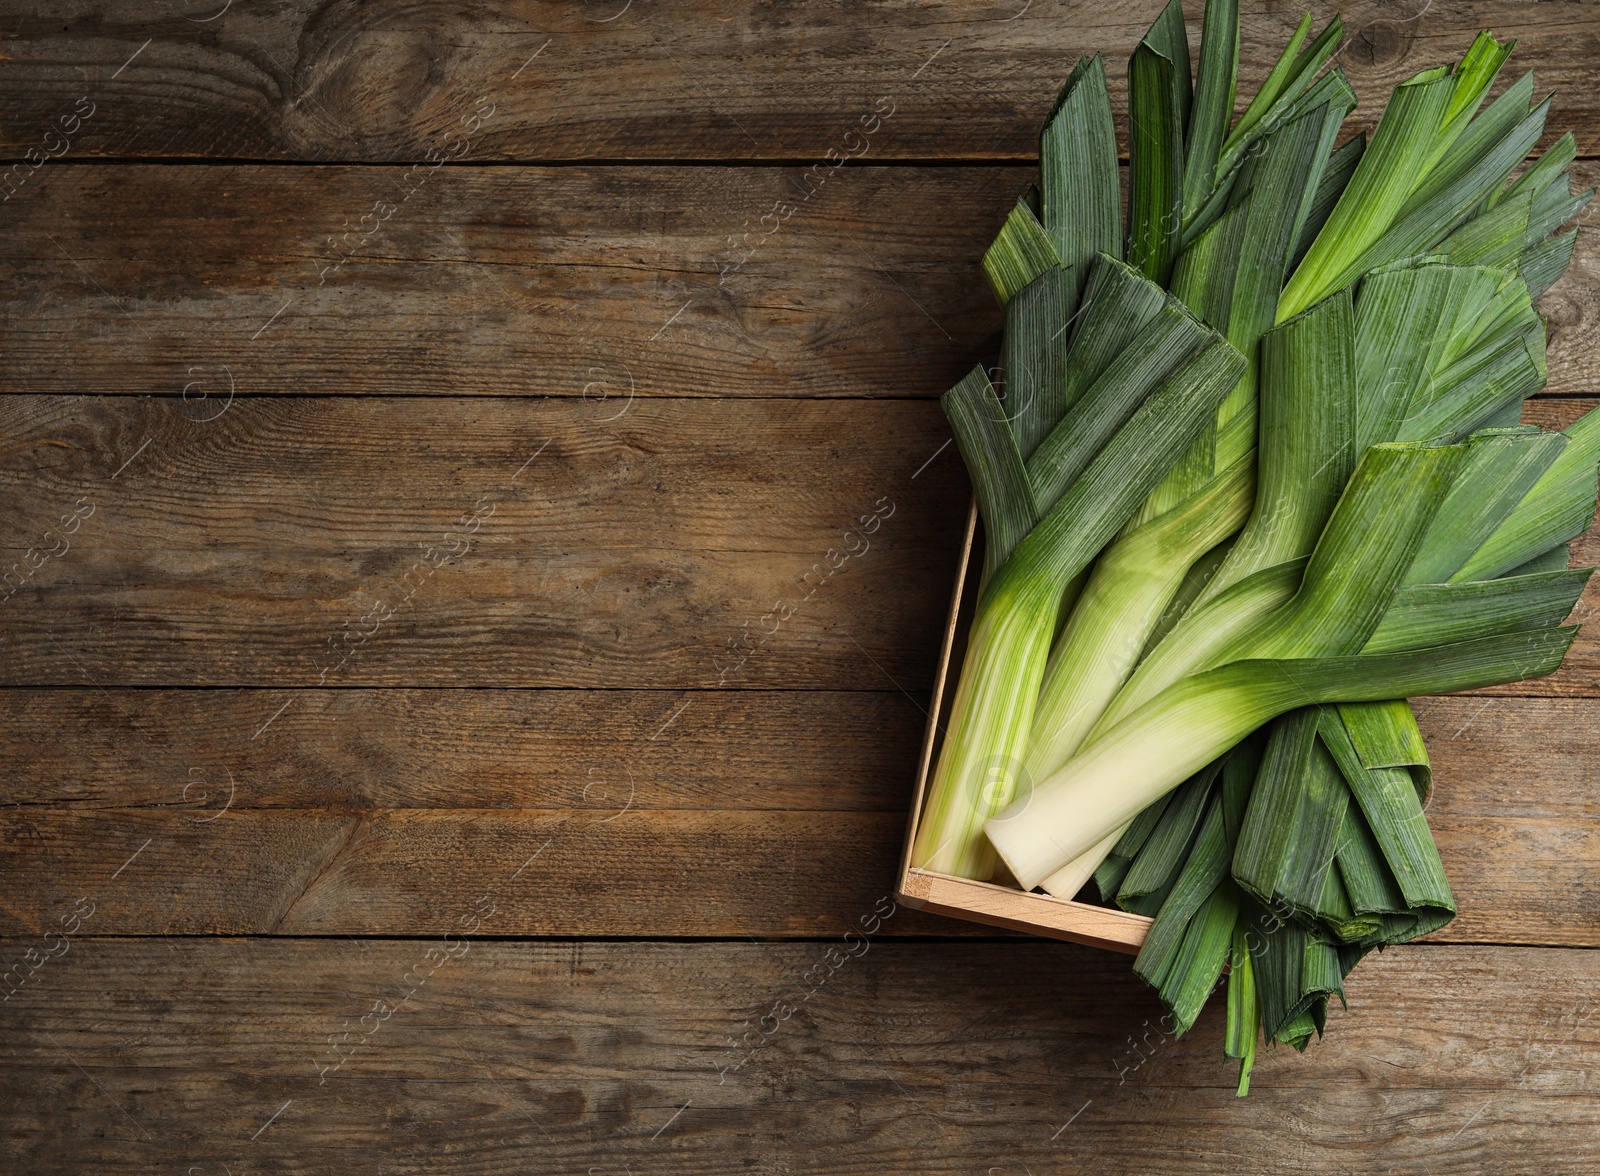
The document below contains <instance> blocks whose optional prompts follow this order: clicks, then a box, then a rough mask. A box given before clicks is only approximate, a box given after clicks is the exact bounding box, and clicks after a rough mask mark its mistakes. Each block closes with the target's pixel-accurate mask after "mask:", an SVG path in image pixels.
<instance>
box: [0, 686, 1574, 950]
mask: <svg viewBox="0 0 1600 1176" xmlns="http://www.w3.org/2000/svg"><path fill="white" fill-rule="evenodd" d="M280 697H289V698H290V703H291V705H290V706H289V708H288V709H287V710H285V711H283V713H282V714H280V715H279V716H278V717H277V718H276V719H275V720H274V721H273V722H272V723H271V724H270V726H268V727H267V729H266V730H265V731H264V732H263V733H261V734H260V736H259V737H256V738H252V733H253V732H255V731H256V730H257V729H258V728H260V727H261V726H262V725H263V724H264V723H265V722H266V720H267V719H268V718H269V717H271V716H272V714H273V712H274V711H275V710H277V708H278V707H279V706H280V703H279V699H280ZM591 697H592V696H591ZM657 697H658V698H660V702H659V703H658V705H657V708H656V709H655V711H654V712H653V713H650V714H649V717H648V719H647V718H646V717H645V714H646V712H647V711H648V710H649V708H648V707H647V706H646V702H647V701H648V700H646V699H644V698H642V696H640V695H638V694H623V695H621V696H619V697H618V698H616V699H615V700H603V701H601V702H599V703H598V704H594V705H598V706H600V707H610V708H614V709H612V710H609V711H607V710H601V711H599V712H594V713H597V714H598V715H600V716H606V715H610V716H614V717H616V719H617V721H616V723H615V724H613V725H611V726H608V727H607V728H605V729H606V730H607V732H608V735H607V738H605V739H604V740H601V739H599V738H598V737H597V736H596V734H595V731H596V730H597V728H595V727H593V726H591V725H589V724H587V723H585V722H583V720H582V719H581V718H579V717H577V715H578V712H577V710H576V708H577V707H578V706H579V705H581V704H580V703H579V702H578V701H577V700H576V699H575V697H574V696H555V697H550V696H540V695H530V694H529V693H528V692H509V693H504V694H502V693H498V692H489V691H437V692H429V691H401V692H394V691H326V692H319V691H305V692H300V693H299V694H298V695H295V696H287V695H282V694H280V693H279V692H272V693H267V694H263V693H262V692H257V691H249V692H235V691H217V692H212V691H172V692H143V691H139V692H131V691H123V690H117V691H108V692H105V693H102V692H99V691H94V690H83V691H26V692H24V691H15V690H11V691H3V692H0V748H3V749H4V752H5V755H6V758H7V762H8V764H10V765H11V766H12V772H13V779H14V780H15V781H16V783H15V784H14V785H13V786H12V788H11V789H10V790H9V791H8V797H11V798H14V799H15V801H16V802H17V807H14V808H10V809H7V810H6V811H5V812H4V814H3V816H0V833H3V837H0V845H3V847H4V848H3V849H0V876H4V877H5V878H6V879H7V886H6V888H5V903H6V909H5V910H4V911H3V912H0V933H22V932H24V931H30V930H31V931H42V930H43V929H45V928H47V927H48V926H49V924H50V923H51V921H52V919H53V918H54V917H55V916H54V914H53V913H52V912H55V911H57V910H59V909H61V908H62V907H63V906H65V905H70V904H71V903H72V901H73V900H74V899H76V898H77V897H79V896H80V895H83V896H87V897H89V898H90V899H92V900H93V901H95V902H96V903H98V904H99V913H98V914H97V915H96V923H95V930H96V931H97V932H100V933H116V934H145V935H147V934H182V935H191V934H206V933H221V934H255V933H265V932H274V933H279V934H353V935H354V934H362V935H398V934H436V933H441V932H443V931H445V930H448V929H449V928H450V926H451V921H452V920H453V919H454V918H455V917H456V915H455V914H454V913H452V912H455V911H457V910H458V909H460V908H464V907H466V906H468V905H470V903H471V902H472V901H473V900H474V899H475V898H477V897H478V896H479V895H482V894H485V893H490V894H495V895H498V896H500V897H501V900H502V901H501V908H502V913H501V915H500V918H499V922H498V927H499V932H498V933H501V934H507V935H512V934H515V935H630V936H664V935H671V936H681V935H713V936H739V935H745V934H752V935H762V936H784V935H814V934H839V933H842V932H843V931H844V930H846V929H848V928H849V927H850V926H851V925H852V921H853V920H854V919H855V917H856V915H855V912H856V911H858V910H860V909H862V907H863V906H870V905H871V903H872V902H873V901H874V900H875V899H876V898H877V897H878V896H879V895H881V894H883V893H884V892H886V891H887V890H889V889H891V888H892V887H893V886H894V880H895V877H896V860H897V853H898V849H899V843H900V839H901V832H902V830H903V828H904V825H905V817H906V812H905V805H906V804H907V803H908V795H909V791H910V783H911V776H912V774H913V769H914V761H915V754H916V753H915V746H916V744H915V741H916V737H917V734H918V733H919V732H920V730H921V719H922V716H921V715H920V714H919V713H917V711H916V709H915V708H914V707H913V705H912V704H911V703H910V702H908V701H907V700H905V699H904V698H902V697H900V696H898V695H885V696H882V697H877V696H871V695H850V694H830V695H825V696H819V697H815V698H806V697H805V696H795V695H791V694H782V693H780V694H773V693H766V694H760V695H758V696H756V698H755V699H754V700H752V699H749V698H744V699H741V698H738V697H737V696H734V697H732V698H728V697H725V696H722V695H716V694H711V695H706V694H700V695H695V696H694V697H693V698H691V699H690V705H689V706H688V707H687V709H684V710H682V711H681V712H680V713H678V714H677V717H676V719H674V720H673V722H672V723H671V725H670V726H669V727H667V729H666V730H664V731H661V732H660V734H659V737H657V738H652V737H651V736H652V735H653V734H654V733H655V732H656V731H657V730H658V728H660V727H661V726H662V724H663V723H665V721H666V720H667V718H669V717H670V716H672V715H673V714H674V712H675V710H676V708H677V707H678V705H679V703H678V699H677V696H674V695H670V694H669V695H657ZM602 699H604V696H602ZM1597 705H1600V704H1597V703H1596V702H1594V701H1591V700H1585V699H1532V698H1522V699H1518V698H1473V697H1464V698H1442V699H1427V700H1423V701H1422V702H1420V703H1419V712H1420V715H1421V719H1422V724H1423V730H1424V734H1425V735H1426V737H1427V740H1428V745H1429V748H1430V749H1431V752H1432V755H1433V760H1434V767H1435V772H1436V781H1437V785H1436V788H1435V792H1434V797H1433V799H1432V801H1431V802H1430V806H1429V811H1428V817H1429V820H1430V821H1431V822H1432V825H1433V828H1434V830H1435V833H1436V836H1437V838H1438V841H1439V846H1440V851H1441V853H1442V854H1443V856H1444V862H1445V868H1446V871H1447V872H1448V874H1449V877H1450V879H1451V883H1452V885H1453V886H1454V888H1455V891H1456V897H1457V900H1458V902H1459V905H1460V908H1461V914H1460V916H1459V917H1458V918H1457V920H1456V921H1455V922H1454V923H1452V924H1451V925H1450V926H1449V927H1447V928H1445V929H1444V931H1442V932H1441V933H1440V934H1439V935H1438V936H1437V937H1436V938H1438V939H1439V940H1441V941H1447V942H1488V943H1506V942H1514V943H1534V944H1544V943H1549V944H1571V945H1585V946H1600V896H1597V895H1596V893H1595V888H1594V886H1593V874H1594V869H1595V863H1596V862H1597V861H1600V835H1597V834H1596V833H1595V829H1596V828H1600V825H1597V819H1600V798H1597V797H1596V795H1595V792H1594V789H1593V787H1592V781H1593V779H1594V776H1595V771H1596V764H1597V763H1600V734H1596V732H1600V724H1597V723H1596V722H1595V721H1594V716H1595V709H1596V707H1597ZM754 709H759V710H761V711H762V712H763V714H762V716H761V718H760V719H755V718H753V717H751V716H752V710H754ZM119 711H121V712H125V713H118V712H119ZM563 718H565V719H566V721H567V722H568V723H570V724H571V729H570V730H569V732H568V733H566V734H562V733H559V732H555V731H551V730H550V729H549V726H548V725H549V724H553V723H555V722H557V721H559V720H562V719H563ZM680 741H681V742H680ZM873 742H877V743H880V744H881V745H882V747H883V748H898V749H899V751H898V753H897V757H889V756H887V755H880V754H879V753H878V752H877V751H874V750H871V749H869V748H868V747H867V746H866V745H867V744H871V743H873ZM719 743H720V746H721V747H722V748H726V749H727V750H726V751H722V750H719V749H718V747H717V746H716V745H717V744H719ZM718 756H722V757H723V758H725V759H726V760H727V763H726V764H725V765H714V764H712V763H710V762H709V761H711V760H714V759H715V758H717V757H718ZM723 773H727V774H728V775H729V776H739V777H741V778H740V779H737V780H733V779H726V778H724V776H723ZM806 777H809V780H807V779H806ZM186 788H187V789H188V795H187V796H185V789H186ZM308 801H309V802H311V803H308ZM230 802H231V803H230ZM313 806H314V807H313ZM536 851H537V852H538V856H537V858H535V859H534V860H533V861H531V862H530V860H529V859H530V857H531V856H532V855H534V854H535V852H536ZM130 859H131V862H130ZM519 869H521V870H522V871H523V872H522V873H521V874H520V875H518V874H517V871H518V870H519ZM119 871H120V872H119ZM690 882H692V885H691V884H690ZM891 930H892V932H893V933H895V934H911V933H915V934H952V935H975V934H987V933H988V932H985V931H983V930H982V929H981V928H978V927H976V926H975V925H972V924H966V923H962V922H958V921H956V920H952V919H945V918H936V917H934V916H933V915H917V916H912V915H908V916H907V917H906V918H905V919H903V920H897V921H896V923H895V926H894V927H893V928H892V929H891Z"/></svg>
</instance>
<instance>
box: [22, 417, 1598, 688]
mask: <svg viewBox="0 0 1600 1176" xmlns="http://www.w3.org/2000/svg"><path fill="white" fill-rule="evenodd" d="M209 403H210V402H208V401H207V402H202V401H193V400H191V401H190V402H187V403H185V402H183V401H182V400H181V399H179V398H168V399H166V400H161V401H149V400H144V399H139V398H130V397H93V398H73V399H65V398H53V397H11V398H6V399H4V400H3V401H0V420H3V421H4V422H5V426H6V427H5V435H6V437H7V439H8V447H7V448H8V452H6V453H4V454H3V455H0V505H3V507H4V509H5V511H6V517H7V519H8V521H9V522H10V523H11V524H12V525H11V527H10V528H9V529H8V534H7V535H6V536H5V538H4V540H3V542H4V543H5V547H4V548H0V553H3V554H4V555H5V556H6V557H8V558H6V559H5V560H4V562H3V563H0V572H4V571H5V570H6V569H9V568H15V569H16V570H15V571H13V572H12V573H11V574H12V575H14V576H15V577H18V578H19V579H21V580H22V587H20V588H18V589H17V590H16V592H15V594H14V595H12V596H11V597H10V599H9V600H6V601H4V602H3V603H0V609H3V610H4V615H3V617H0V619H3V621H4V630H3V632H4V635H5V638H6V653H7V656H6V658H5V660H4V662H3V663H0V681H3V682H4V683H6V684H10V685H100V686H106V685H149V686H158V685H185V686H219V685H256V686H317V685H336V686H359V685H383V686H419V685H422V686H496V687H508V686H538V687H619V688H628V687H634V686H637V685H639V684H640V675H641V673H643V672H645V670H644V667H646V666H648V667H649V668H648V674H649V683H650V685H652V686H654V687H656V688H668V689H676V688H702V689H704V688H715V687H718V686H725V687H737V688H770V687H776V688H784V689H868V690H878V689H884V688H889V689H895V688H898V689H903V690H908V691H912V692H920V691H924V690H926V689H927V688H928V687H929V685H930V683H931V681H932V674H933V670H934V663H935V660H936V657H937V648H936V646H937V635H938V633H939V632H940V628H941V618H942V615H943V612H944V609H945V607H946V605H945V599H946V598H945V593H946V592H947V591H948V587H947V586H948V584H949V583H950V579H951V576H952V575H953V568H954V565H955V560H956V555H957V552H958V550H959V545H960V541H961V528H962V526H963V524H964V522H965V516H964V512H965V504H966V501H967V495H968V490H967V483H966V479H965V475H964V474H963V472H962V470H961V468H960V464H959V462H958V461H957V459H956V456H955V450H954V449H953V447H947V443H948V438H949V434H948V426H947V425H946V424H945V422H944V420H943V418H942V416H941V415H940V413H939V410H938V407H937V405H935V404H932V403H927V402H915V401H894V402H874V401H852V402H846V403H837V404H831V403H829V402H824V401H801V402H782V401H763V402H711V401H688V400H643V399H640V400H635V401H634V402H632V406H631V407H630V408H628V409H626V410H625V411H623V412H622V413H621V415H617V413H616V410H615V409H613V408H611V407H610V406H609V405H606V404H603V403H602V404H598V405H597V404H596V403H595V402H585V401H582V400H581V399H580V400H570V399H569V400H556V399H551V400H541V401H521V400H501V399H494V400H477V399H456V400H444V401H441V400H436V399H430V400H421V399H389V398H383V399H360V398H337V399H331V398H261V399H251V400H237V399H236V400H235V401H233V402H232V404H231V405H229V406H228V407H227V410H226V411H225V412H223V413H222V414H221V415H220V416H217V417H216V418H215V419H214V420H203V419H196V417H195V416H194V415H193V414H194V412H195V410H196V409H197V408H198V409H199V410H202V411H212V410H210V409H208V408H207V405H208V404H209ZM1588 403H1589V402H1578V401H1571V400H1555V401H1549V402H1541V403H1540V404H1539V405H1538V406H1537V407H1536V408H1534V409H1532V410H1530V413H1531V418H1530V419H1538V420H1540V421H1542V422H1543V423H1546V424H1550V425H1559V424H1562V423H1565V422H1568V421H1570V420H1572V419H1574V418H1575V416H1576V415H1577V414H1578V412H1580V411H1581V410H1582V409H1583V408H1584V407H1585V406H1586V405H1587V404H1588ZM597 414H600V415H597ZM612 416H615V419H608V418H609V417H612ZM535 454H537V456H534V455H535ZM930 459H932V461H931V464H928V463H929V462H930ZM524 463H531V464H527V465H526V468H525V470H524V472H523V473H521V474H519V473H518V470H519V469H521V468H522V467H524ZM924 466H926V468H925V469H924ZM919 471H920V472H919ZM113 474H115V475H116V477H115V478H113V477H112V475H113ZM80 501H81V502H83V503H85V504H86V505H84V506H81V507H78V508H77V509H78V510H79V511H85V510H88V509H89V507H93V509H94V513H93V514H92V515H90V516H86V517H85V518H83V519H82V520H81V522H80V524H79V527H80V529H79V530H78V531H76V532H75V533H73V534H70V535H62V534H58V533H57V532H58V531H59V530H60V525H59V523H60V520H61V519H62V518H63V517H66V516H65V512H68V511H71V510H72V509H73V504H74V503H78V502H80ZM490 510H492V511H493V514H492V515H491V514H487V513H485V512H488V511H490ZM475 511H476V512H477V513H478V515H480V516H481V520H480V522H479V524H478V527H477V530H476V531H475V532H473V533H471V534H464V531H465V530H466V529H467V528H468V527H470V526H471V525H472V520H473V517H474V515H473V512H475ZM880 514H881V516H882V517H881V518H876V522H877V529H875V530H874V531H872V533H871V534H868V535H862V534H859V533H855V532H852V531H851V530H850V529H851V528H852V527H854V528H856V531H857V532H859V531H860V530H863V529H865V528H864V527H862V526H861V524H862V522H863V520H873V519H874V518H875V516H877V515H880ZM463 522H464V523H465V526H463V525H462V523H463ZM68 525H70V523H69V524H68ZM866 526H872V522H871V521H867V522H866ZM1594 534H1595V532H1593V531H1591V532H1590V533H1589V536H1586V537H1585V538H1584V539H1583V540H1582V541H1581V542H1580V543H1579V544H1578V545H1577V549H1576V555H1575V558H1576V559H1577V560H1578V561H1580V562H1584V561H1587V562H1588V563H1591V564H1593V563H1600V548H1597V547H1596V546H1595V545H1596V542H1597V541H1596V540H1595V539H1594V538H1593V536H1594ZM452 536H453V537H452ZM63 547H65V549H64V550H63ZM30 549H31V550H33V551H34V552H35V554H34V555H33V556H29V555H28V554H27V552H28V551H29V550H30ZM851 549H855V550H858V551H859V552H860V553H859V554H857V555H854V556H849V557H846V555H845V553H846V552H847V551H849V550H851ZM53 550H59V551H60V554H59V555H58V556H57V557H55V558H52V559H49V560H46V561H45V562H44V563H42V564H41V565H39V566H38V567H37V569H36V570H35V571H34V572H33V574H32V575H31V576H29V575H27V574H26V573H27V571H28V568H29V566H30V565H31V564H34V563H37V562H38V560H39V559H40V558H41V555H42V554H43V553H44V552H47V551H53ZM430 550H431V551H434V552H435V555H434V556H432V557H428V558H426V559H425V558H424V557H425V556H426V553H427V552H429V551H430ZM452 550H455V551H458V552H459V553H458V554H455V555H453V556H452V557H451V558H450V559H449V560H448V561H447V562H440V561H441V560H444V557H445V556H446V555H449V554H450V552H451V551H452ZM830 551H831V552H833V555H831V556H830V555H829V553H830ZM419 561H421V563H420V565H419ZM436 563H437V564H438V566H437V569H436V570H435V569H433V565H434V564H436ZM833 565H837V566H836V567H834V570H833V573H832V574H831V575H828V574H826V573H827V572H828V571H829V568H830V567H831V566H833ZM419 566H420V570H416V569H418V568H419ZM819 567H820V570H816V569H818V568H819ZM807 576H809V577H810V578H809V579H806V578H805V577H807ZM408 577H409V579H408ZM846 585H848V588H846ZM8 588H9V584H7V585H5V586H3V588H0V590H4V589H8ZM780 600H781V601H783V602H785V605H784V607H785V608H789V609H792V610H793V611H792V614H791V615H789V616H788V617H787V619H785V618H784V617H783V616H780V615H775V614H774V612H773V610H774V609H775V608H777V605H776V603H775V602H777V601H780ZM1597 607H1600V582H1595V583H1591V585H1590V586H1589V587H1588V589H1587V590H1586V593H1585V596H1584V598H1583V600H1582V601H1581V602H1580V605H1579V608H1578V611H1577V613H1576V614H1575V616H1576V617H1577V619H1580V620H1584V619H1588V618H1590V617H1592V616H1594V615H1595V609H1596V608H1597ZM779 611H780V612H781V610H779ZM764 632H767V633H770V636H768V637H767V638H766V640H765V642H763V641H762V640H761V634H762V633H764ZM1500 689H1501V692H1502V693H1513V694H1544V695H1549V694H1567V695H1591V694H1594V693H1595V692H1596V691H1597V690H1600V641H1597V638H1596V637H1595V635H1594V629H1593V626H1588V627H1586V629H1585V631H1584V632H1583V633H1582V634H1580V637H1579V640H1578V643H1577V645H1576V646H1575V647H1574V649H1573V651H1572V652H1571V654H1570V655H1569V658H1568V663H1567V665H1566V667H1565V668H1563V669H1562V670H1561V671H1560V672H1558V673H1557V674H1555V675H1553V676H1551V677H1549V678H1546V679H1542V680H1540V681H1535V682H1525V683H1518V684H1515V685H1512V686H1507V687H1502V688H1500Z"/></svg>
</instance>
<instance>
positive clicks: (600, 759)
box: [0, 688, 923, 819]
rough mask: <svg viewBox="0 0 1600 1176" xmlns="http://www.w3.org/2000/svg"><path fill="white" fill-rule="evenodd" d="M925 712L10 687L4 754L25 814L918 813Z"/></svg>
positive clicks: (632, 693) (740, 695)
mask: <svg viewBox="0 0 1600 1176" xmlns="http://www.w3.org/2000/svg"><path fill="white" fill-rule="evenodd" d="M917 706H918V703H917V701H916V700H913V699H910V698H907V697H906V696H905V695H903V694H900V693H898V692H896V691H894V690H893V689H890V690H887V691H884V692H882V693H867V692H860V691H855V692H828V691H818V692H808V691H790V690H784V691H738V690H700V691H693V692H672V691H663V690H405V689H398V690H367V689H348V690H297V691H260V690H124V689H117V690H111V691H101V690H95V689H74V688H66V689H48V690H17V689H12V690H4V691H0V755H3V756H4V758H5V761H6V763H7V764H8V765H10V768H9V775H8V778H7V782H6V800H7V802H8V803H11V804H16V805H24V806H37V807H50V808H59V809H64V810H71V811H81V810H86V809H103V808H104V809H121V808H151V809H155V808H173V807H181V808H185V809H189V810H192V812H191V813H190V815H191V816H193V817H196V818H205V817H213V819H214V817H215V814H217V813H219V812H221V811H223V810H224V809H225V808H238V809H240V810H243V809H303V808H319V807H320V808H333V809H342V810H348V811H352V812H366V811H370V810H374V809H407V808H438V809H445V808H483V809H502V808H510V809H515V808H540V809H556V808H571V809H587V810H592V812H593V813H594V815H596V816H599V817H604V816H608V815H610V814H612V813H614V812H616V811H617V810H619V809H622V808H625V807H629V802H630V801H631V802H632V805H633V807H649V808H653V809H698V810H707V811H729V810H741V809H742V810H751V811H756V810H771V811H788V812H887V813H901V812H903V811H904V810H905V807H906V803H907V796H908V793H909V790H910V787H911V777H912V776H913V774H914V772H915V761H916V755H917V745H918V742H919V740H920V738H921V734H922V722H923V718H922V714H921V712H920V711H919V710H918V709H917ZM41 735H44V736H47V737H44V738H41ZM230 779H231V780H233V781H234V783H233V786H232V787H231V788H230V786H229V780H230ZM185 792H187V796H186V795H185ZM230 796H231V797H232V800H233V803H232V805H229V804H228V801H229V798H230Z"/></svg>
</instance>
